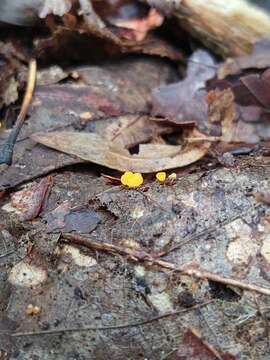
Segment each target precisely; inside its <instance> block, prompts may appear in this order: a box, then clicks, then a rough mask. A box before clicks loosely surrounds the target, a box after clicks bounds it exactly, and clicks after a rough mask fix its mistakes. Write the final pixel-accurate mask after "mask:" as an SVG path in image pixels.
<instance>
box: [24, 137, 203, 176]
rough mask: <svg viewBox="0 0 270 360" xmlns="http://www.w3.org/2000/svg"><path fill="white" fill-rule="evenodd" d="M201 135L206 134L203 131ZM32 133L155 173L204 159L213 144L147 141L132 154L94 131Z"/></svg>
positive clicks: (114, 165) (90, 157)
mask: <svg viewBox="0 0 270 360" xmlns="http://www.w3.org/2000/svg"><path fill="white" fill-rule="evenodd" d="M194 133H195V134H194ZM194 135H195V136H198V132H197V131H196V130H192V131H190V136H194ZM200 136H201V137H202V138H203V136H202V134H200ZM31 137H32V139H33V140H35V141H36V142H39V143H41V144H43V145H46V146H48V147H50V148H53V149H56V150H59V151H62V152H64V153H67V154H70V155H75V156H78V157H79V158H81V159H83V160H86V161H91V162H93V163H96V164H99V165H103V166H107V167H109V168H111V169H116V170H119V171H123V172H124V171H127V170H130V171H133V172H141V173H152V172H157V171H161V170H166V169H172V168H177V167H183V166H187V165H189V164H192V163H194V162H195V161H198V160H199V159H201V158H202V157H203V156H204V155H205V154H206V153H207V152H208V150H209V148H210V142H208V141H200V142H198V143H196V144H194V143H192V144H187V145H186V146H185V147H184V148H183V149H182V147H181V146H174V145H166V144H165V145H164V144H143V145H140V147H139V153H138V154H134V155H131V154H130V153H129V152H128V150H126V149H124V148H123V147H121V146H119V145H117V144H115V143H114V144H112V143H111V142H109V141H106V140H105V139H104V138H102V137H100V136H99V135H97V134H94V133H79V132H53V133H37V134H33V135H32V136H31Z"/></svg>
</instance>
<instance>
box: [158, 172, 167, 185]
mask: <svg viewBox="0 0 270 360" xmlns="http://www.w3.org/2000/svg"><path fill="white" fill-rule="evenodd" d="M166 177H167V175H166V173H165V171H160V172H158V173H156V178H157V180H158V181H159V182H164V181H165V180H166Z"/></svg>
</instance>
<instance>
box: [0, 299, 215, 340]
mask: <svg viewBox="0 0 270 360" xmlns="http://www.w3.org/2000/svg"><path fill="white" fill-rule="evenodd" d="M212 302H213V300H209V301H206V302H204V303H202V304H197V305H194V306H192V307H190V308H188V309H182V310H176V311H171V312H168V313H165V314H162V315H158V316H154V317H152V318H150V319H146V320H142V321H138V322H135V323H127V324H120V325H112V326H86V327H81V328H66V329H53V330H44V331H37V332H35V331H29V332H16V333H13V334H10V336H12V337H21V336H37V335H53V334H61V333H67V332H81V331H106V330H119V329H125V328H132V327H138V326H142V325H148V324H151V323H153V322H155V321H158V320H162V319H166V318H168V317H171V316H176V315H180V314H185V313H187V312H190V311H192V310H196V309H199V308H201V307H204V306H206V305H208V304H210V303H212ZM0 334H1V333H0Z"/></svg>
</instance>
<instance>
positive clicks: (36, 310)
mask: <svg viewBox="0 0 270 360" xmlns="http://www.w3.org/2000/svg"><path fill="white" fill-rule="evenodd" d="M25 313H26V315H29V316H37V315H40V313H41V308H40V307H39V306H34V305H32V304H29V305H27V308H26V310H25Z"/></svg>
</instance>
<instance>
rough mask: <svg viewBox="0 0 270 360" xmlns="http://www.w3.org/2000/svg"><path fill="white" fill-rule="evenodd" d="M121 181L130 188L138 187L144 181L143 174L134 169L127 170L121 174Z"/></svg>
mask: <svg viewBox="0 0 270 360" xmlns="http://www.w3.org/2000/svg"><path fill="white" fill-rule="evenodd" d="M121 183H122V184H123V185H125V186H127V187H129V188H137V187H139V186H140V185H142V183H143V177H142V174H141V173H133V172H132V171H126V172H125V173H124V174H123V175H122V176H121Z"/></svg>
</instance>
